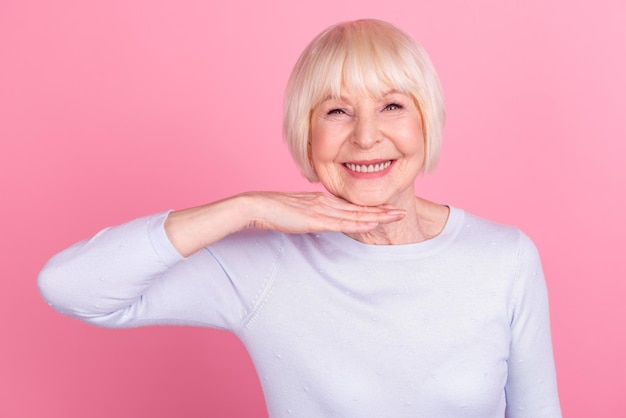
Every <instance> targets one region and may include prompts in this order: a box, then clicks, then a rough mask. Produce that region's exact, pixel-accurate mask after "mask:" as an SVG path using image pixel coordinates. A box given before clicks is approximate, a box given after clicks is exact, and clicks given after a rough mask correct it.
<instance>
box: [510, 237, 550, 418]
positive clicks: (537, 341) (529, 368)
mask: <svg viewBox="0 0 626 418" xmlns="http://www.w3.org/2000/svg"><path fill="white" fill-rule="evenodd" d="M512 297H513V299H512V311H511V346H510V356H509V360H508V379H507V383H506V388H505V392H506V401H507V402H506V403H507V407H506V417H507V418H527V417H533V418H558V417H561V410H560V406H559V397H558V392H557V385H556V372H555V367H554V359H553V354H552V342H551V337H550V319H549V308H548V295H547V290H546V284H545V279H544V275H543V271H542V268H541V261H540V258H539V254H538V252H537V249H536V248H535V246H534V244H533V243H532V241H531V240H530V239H529V238H528V237H527V236H526V235H524V234H521V233H520V241H519V251H518V257H517V271H516V277H515V283H514V288H513V294H512Z"/></svg>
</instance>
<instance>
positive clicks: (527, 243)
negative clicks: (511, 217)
mask: <svg viewBox="0 0 626 418" xmlns="http://www.w3.org/2000/svg"><path fill="white" fill-rule="evenodd" d="M455 210H456V211H459V212H461V215H460V216H457V218H459V221H457V228H458V235H459V238H460V239H461V240H468V241H471V242H474V243H475V244H476V243H485V244H488V245H490V246H496V247H500V248H507V249H509V250H514V251H518V250H519V249H520V248H521V247H523V248H524V249H529V248H534V244H533V242H532V240H531V239H530V238H529V237H528V235H526V234H525V233H524V232H523V231H522V230H521V229H519V228H518V227H516V226H514V225H508V224H503V223H499V222H494V221H491V220H488V219H485V218H483V217H480V216H477V215H474V214H472V213H469V212H466V211H463V210H462V209H455Z"/></svg>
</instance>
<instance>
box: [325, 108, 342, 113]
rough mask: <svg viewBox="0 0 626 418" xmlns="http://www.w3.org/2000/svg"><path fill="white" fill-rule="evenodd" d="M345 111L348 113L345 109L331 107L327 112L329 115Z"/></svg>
mask: <svg viewBox="0 0 626 418" xmlns="http://www.w3.org/2000/svg"><path fill="white" fill-rule="evenodd" d="M343 113H346V112H345V111H344V110H343V109H340V108H336V109H330V110H329V111H328V112H327V113H326V114H327V115H341V114H343Z"/></svg>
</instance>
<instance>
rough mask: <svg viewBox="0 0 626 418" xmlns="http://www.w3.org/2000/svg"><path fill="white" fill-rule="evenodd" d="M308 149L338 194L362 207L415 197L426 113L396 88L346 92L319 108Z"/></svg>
mask: <svg viewBox="0 0 626 418" xmlns="http://www.w3.org/2000/svg"><path fill="white" fill-rule="evenodd" d="M309 151H310V156H311V161H312V163H313V167H314V169H315V173H316V174H317V176H318V177H319V179H320V181H321V182H322V184H323V185H324V187H326V189H327V190H328V191H329V192H331V193H332V194H334V195H335V196H338V197H341V198H343V199H345V200H347V201H349V202H352V203H355V204H358V205H364V206H377V205H382V204H386V203H392V202H394V203H396V204H397V203H398V202H399V201H401V200H403V199H405V198H406V199H413V195H414V194H413V183H414V182H415V179H416V177H417V175H418V174H419V173H420V171H421V170H422V168H423V165H424V155H425V145H424V134H423V131H422V116H421V113H420V111H419V109H418V107H417V104H416V103H415V101H414V100H413V99H412V98H411V97H410V96H409V95H407V94H404V93H401V92H398V91H395V90H391V91H389V92H386V93H382V94H380V95H379V97H373V96H371V95H365V94H350V93H349V92H345V93H343V94H342V96H341V97H339V98H328V99H327V100H325V101H324V102H322V103H321V104H320V105H319V106H317V107H316V108H315V110H314V112H313V117H312V119H311V145H310V150H309ZM370 180H371V181H370Z"/></svg>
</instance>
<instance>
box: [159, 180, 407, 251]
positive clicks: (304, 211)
mask: <svg viewBox="0 0 626 418" xmlns="http://www.w3.org/2000/svg"><path fill="white" fill-rule="evenodd" d="M405 215H406V212H405V211H404V210H400V209H395V208H393V207H390V206H377V207H369V206H358V205H354V204H352V203H350V202H347V201H345V200H343V199H340V198H337V197H335V196H332V195H329V194H326V193H317V192H312V193H280V192H248V193H243V194H240V195H237V196H233V197H231V198H228V199H225V200H221V201H218V202H215V203H210V204H208V205H204V206H199V207H196V208H190V209H185V210H181V211H174V212H172V213H170V215H169V216H168V218H167V220H166V221H165V231H166V233H167V235H168V237H169V239H170V241H171V242H172V244H173V245H174V247H175V248H176V249H177V250H178V252H179V253H180V254H181V255H183V256H184V257H187V256H189V255H191V254H193V253H194V252H196V251H198V250H200V249H202V248H204V247H206V246H207V245H210V244H212V243H214V242H216V241H219V240H220V239H222V238H224V237H225V236H227V235H230V234H232V233H233V232H236V231H238V230H241V229H243V228H246V227H255V228H259V229H271V230H275V231H280V232H286V233H307V232H321V231H336V232H345V233H358V232H367V231H371V230H373V229H374V228H376V226H378V225H379V224H386V223H391V222H396V221H399V220H400V219H402V218H404V216H405Z"/></svg>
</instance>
